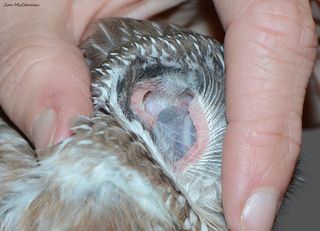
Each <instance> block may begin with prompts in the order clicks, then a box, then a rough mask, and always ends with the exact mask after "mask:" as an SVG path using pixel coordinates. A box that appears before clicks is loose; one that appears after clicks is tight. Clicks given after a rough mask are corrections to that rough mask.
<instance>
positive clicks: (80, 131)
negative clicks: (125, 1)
mask: <svg viewBox="0 0 320 231" xmlns="http://www.w3.org/2000/svg"><path fill="white" fill-rule="evenodd" d="M91 30H92V31H95V33H94V34H93V36H92V37H90V38H88V39H87V40H86V41H85V42H84V44H83V45H82V49H83V50H84V54H85V57H86V60H87V62H88V65H89V67H90V70H91V72H92V76H93V80H92V94H93V103H94V109H95V112H94V114H93V116H92V117H91V118H80V119H78V120H77V121H76V123H75V124H74V126H73V131H74V133H75V134H74V136H72V137H70V138H68V139H66V140H65V141H63V142H62V143H60V144H58V145H56V146H55V147H51V148H48V149H47V150H44V151H43V152H44V154H43V155H41V156H42V157H41V159H38V158H37V157H36V155H35V152H34V150H32V149H31V147H30V146H29V144H28V143H27V142H26V141H25V140H24V139H23V138H22V137H20V136H19V135H18V133H16V132H15V131H14V130H12V129H11V128H10V127H9V126H8V125H7V124H6V123H5V122H3V121H1V124H0V126H1V127H0V129H1V133H0V230H227V227H226V224H225V221H224V218H223V212H222V208H221V186H220V174H221V173H220V172H221V152H222V140H223V134H224V130H225V126H226V120H225V106H224V103H225V96H224V92H225V85H224V64H223V50H222V47H221V46H220V45H219V44H218V43H217V42H216V41H214V40H212V39H211V38H209V37H206V36H203V35H199V34H196V33H194V32H191V31H187V30H184V29H180V28H178V27H175V26H170V25H160V24H156V23H151V22H148V21H138V20H133V19H106V20H102V21H100V22H99V23H98V24H97V25H95V26H93V27H92V28H91ZM146 82H148V83H150V84H151V85H152V86H157V89H156V90H155V91H156V92H157V94H158V93H159V94H160V95H161V98H164V101H165V102H168V104H169V105H171V104H172V105H175V102H176V98H177V96H180V95H181V94H185V92H187V93H188V94H189V92H190V94H191V95H192V97H194V98H195V99H196V100H197V104H198V105H200V109H199V110H200V111H201V113H203V115H204V116H205V118H206V121H205V124H206V125H207V126H208V128H209V132H208V135H207V139H208V141H207V145H206V149H205V151H204V152H203V153H202V155H201V157H199V158H198V157H197V158H195V159H193V160H192V162H190V163H189V162H188V164H187V162H184V161H176V160H175V158H174V156H173V155H174V153H172V152H171V149H172V139H170V137H166V130H161V129H160V130H159V129H158V130H157V129H154V130H150V129H148V126H147V124H146V122H145V121H144V120H143V119H141V117H139V116H138V115H137V113H135V111H134V108H133V107H132V105H131V101H130V99H131V96H132V92H133V91H135V89H137V88H139V87H141V86H143V84H144V83H146ZM178 101H179V100H178ZM13 140H14V142H13Z"/></svg>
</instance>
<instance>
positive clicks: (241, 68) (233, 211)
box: [214, 0, 317, 231]
mask: <svg viewBox="0 0 320 231" xmlns="http://www.w3.org/2000/svg"><path fill="white" fill-rule="evenodd" d="M214 3H215V6H216V9H217V12H218V14H219V15H220V18H221V21H222V24H223V26H224V28H225V30H226V36H225V44H224V46H225V62H226V71H227V73H226V76H227V77H226V78H227V106H226V107H227V108H226V110H227V119H228V128H227V131H226V135H225V142H224V152H223V169H222V193H223V195H222V198H223V207H224V212H225V215H226V219H227V221H228V223H229V225H230V228H231V230H233V231H235V230H270V229H271V227H272V224H273V221H274V217H275V215H276V213H277V209H278V208H279V205H280V203H281V198H282V196H283V194H284V193H285V191H286V188H287V186H288V183H289V181H290V179H291V176H292V173H293V170H294V167H295V163H296V160H297V157H298V154H299V150H300V144H301V131H302V126H301V117H302V107H303V101H304V95H305V89H306V86H307V82H308V79H309V76H310V74H311V71H312V67H313V63H314V60H315V54H316V47H317V39H316V35H315V26H314V22H313V19H312V14H311V10H310V3H309V1H308V0H293V1H286V0H271V1H263V0H246V1H236V0H234V1H224V0H214Z"/></svg>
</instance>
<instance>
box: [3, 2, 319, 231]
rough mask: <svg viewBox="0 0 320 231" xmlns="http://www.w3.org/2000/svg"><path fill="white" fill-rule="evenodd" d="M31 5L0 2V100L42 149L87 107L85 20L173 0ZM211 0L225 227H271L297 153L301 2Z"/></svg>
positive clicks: (310, 33) (305, 38) (304, 57)
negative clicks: (223, 95) (223, 85)
mask: <svg viewBox="0 0 320 231" xmlns="http://www.w3.org/2000/svg"><path fill="white" fill-rule="evenodd" d="M10 2H11V3H14V1H7V3H10ZM38 2H39V4H40V6H41V10H39V8H37V7H27V8H8V7H2V6H1V7H0V35H1V36H0V105H1V107H2V108H3V109H4V111H5V112H6V113H7V115H8V116H9V118H10V119H11V120H12V121H13V122H14V123H15V124H16V125H17V126H18V127H19V128H20V129H21V130H22V131H23V132H24V133H25V134H26V135H27V136H28V137H29V138H30V140H31V141H32V142H34V144H35V146H36V147H37V148H41V147H45V146H47V145H49V144H54V143H57V142H58V141H60V140H62V139H64V138H66V137H68V136H69V135H70V131H69V125H70V121H71V120H72V119H73V118H75V117H77V116H79V115H90V113H91V111H92V105H91V101H90V80H89V73H88V70H87V68H86V66H85V64H84V61H83V58H82V54H81V52H80V50H79V49H78V48H77V45H78V44H79V42H80V40H81V37H82V35H83V33H84V30H85V28H86V26H87V25H88V24H89V23H90V22H91V21H93V20H95V19H97V18H102V17H107V16H131V17H139V18H147V17H149V16H151V15H154V14H156V13H157V12H159V11H162V10H164V9H166V8H169V7H171V5H172V4H173V3H172V2H173V1H169V0H167V1H148V0H145V1H130V0H122V1H116V0H115V1H112V0H104V1H103V0H101V1H95V0H78V1H75V0H74V1H66V0H57V1H46V0H41V1H38ZM129 3H130V4H129ZM214 4H215V7H216V10H217V12H218V14H219V15H220V19H221V21H222V24H223V27H224V29H225V31H226V36H225V42H224V46H225V62H226V68H227V73H226V74H227V119H228V128H227V131H226V136H225V142H224V152H223V172H222V187H223V207H224V211H225V215H226V219H227V221H228V224H229V226H230V229H231V230H235V231H237V230H270V229H271V226H272V223H273V220H274V217H275V214H276V210H277V207H278V205H279V204H280V201H281V197H282V195H283V194H284V192H285V190H286V188H287V185H288V183H289V181H290V178H291V175H292V172H293V169H294V167H295V163H296V160H297V157H298V154H299V150H300V143H301V130H302V128H301V117H302V106H303V100H304V95H305V89H306V85H307V82H308V79H309V76H310V73H311V71H312V67H313V64H314V60H315V55H316V47H317V39H316V35H315V26H314V21H313V19H312V15H311V10H310V3H309V1H308V0H241V1H239V0H229V1H226V0H214ZM146 7H147V8H146ZM146 9H147V10H146ZM252 195H253V196H252ZM249 198H251V199H249Z"/></svg>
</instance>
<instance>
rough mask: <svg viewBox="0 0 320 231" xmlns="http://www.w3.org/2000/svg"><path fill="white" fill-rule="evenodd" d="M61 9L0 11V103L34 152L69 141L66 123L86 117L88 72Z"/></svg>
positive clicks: (43, 5) (62, 4) (58, 4)
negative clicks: (26, 138) (39, 148)
mask: <svg viewBox="0 0 320 231" xmlns="http://www.w3.org/2000/svg"><path fill="white" fill-rule="evenodd" d="M66 4H67V1H55V2H54V4H50V1H40V3H39V5H40V6H39V7H28V8H24V9H23V10H22V9H20V8H17V7H11V8H2V9H1V12H0V15H1V20H0V21H1V25H0V28H2V33H1V38H0V40H1V41H0V44H1V45H0V81H1V82H0V104H1V106H2V107H3V109H4V111H5V112H6V113H7V114H8V116H9V117H10V118H11V120H12V121H13V122H14V123H15V124H16V125H17V126H18V127H19V128H20V129H21V130H22V131H23V132H24V133H25V134H26V135H27V136H28V137H29V138H30V139H31V140H32V141H33V142H34V143H35V146H36V147H44V146H46V145H47V144H48V143H50V144H53V143H56V142H58V141H60V140H62V139H64V138H65V137H67V136H69V135H70V131H69V126H70V121H71V120H72V119H73V118H75V117H77V116H79V115H81V114H84V115H88V114H90V112H91V101H90V97H89V96H90V89H89V77H88V71H87V68H86V66H85V64H84V61H83V58H82V54H81V52H80V51H79V49H78V48H77V41H76V38H74V37H73V36H72V33H71V31H70V29H69V28H68V12H67V10H68V6H67V5H66Z"/></svg>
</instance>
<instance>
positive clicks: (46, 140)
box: [31, 109, 57, 148]
mask: <svg viewBox="0 0 320 231" xmlns="http://www.w3.org/2000/svg"><path fill="white" fill-rule="evenodd" d="M56 118H57V114H56V112H55V111H54V110H53V109H46V110H44V111H42V112H41V113H40V114H39V115H38V116H37V117H36V118H35V120H34V122H33V125H32V131H31V135H32V140H33V142H34V145H35V146H36V148H44V147H46V146H48V145H50V144H51V143H52V142H53V139H54V135H55V131H56V124H55V123H56Z"/></svg>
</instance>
